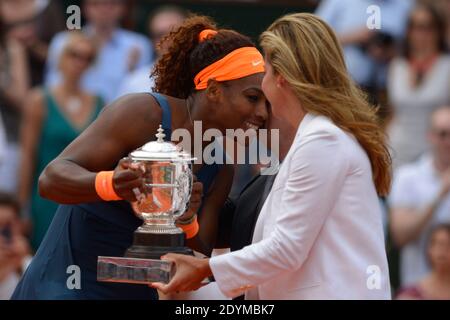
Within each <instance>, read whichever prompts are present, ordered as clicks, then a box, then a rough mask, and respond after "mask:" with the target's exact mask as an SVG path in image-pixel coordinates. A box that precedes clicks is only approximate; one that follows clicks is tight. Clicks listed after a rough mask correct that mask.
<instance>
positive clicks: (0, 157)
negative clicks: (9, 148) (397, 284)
mask: <svg viewBox="0 0 450 320" xmlns="http://www.w3.org/2000/svg"><path fill="white" fill-rule="evenodd" d="M5 150H6V133H5V125H4V124H3V119H2V114H1V113H0V166H1V165H2V162H3V161H5Z"/></svg>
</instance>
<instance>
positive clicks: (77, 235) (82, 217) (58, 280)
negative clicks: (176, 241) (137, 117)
mask: <svg viewBox="0 0 450 320" xmlns="http://www.w3.org/2000/svg"><path fill="white" fill-rule="evenodd" d="M152 95H153V96H154V97H155V99H156V100H157V101H158V103H159V105H160V107H161V108H162V111H163V118H162V126H163V128H164V131H165V133H166V135H167V137H170V136H171V118H172V116H171V111H170V106H169V104H168V101H167V99H166V98H165V97H164V96H162V95H160V94H156V93H152ZM218 171H219V166H218V165H216V164H214V165H205V166H203V167H202V169H201V170H200V171H199V172H198V173H197V174H196V176H197V178H198V180H199V181H201V182H202V183H203V185H204V190H208V188H209V186H210V185H211V184H212V182H213V181H214V179H215V177H216V175H217V173H218ZM141 224H142V220H140V219H139V218H137V217H136V216H135V214H134V212H133V210H132V208H131V205H130V203H129V202H127V201H110V202H106V201H99V202H93V203H83V204H77V205H60V206H59V207H58V209H57V211H56V214H55V217H54V218H53V221H52V223H51V225H50V227H49V229H48V231H47V234H46V235H45V237H44V240H43V241H42V243H41V245H40V247H39V249H38V251H37V253H36V255H35V257H34V258H33V260H32V262H31V264H30V266H29V267H28V269H27V270H26V272H25V274H24V275H23V277H22V279H21V281H20V283H19V285H18V286H17V288H16V290H15V292H14V294H13V296H12V298H11V299H13V300H41V299H62V300H66V299H96V300H103V299H120V300H129V299H139V300H141V299H142V300H151V299H158V294H157V292H156V290H154V289H152V288H150V287H148V286H147V285H139V284H125V283H108V282H98V281H97V279H96V278H97V257H98V256H116V257H120V256H123V254H124V253H125V251H126V249H127V248H128V247H130V246H131V244H132V241H133V232H134V231H135V230H136V228H138V227H139V226H140V225H141ZM78 268H79V269H78ZM78 270H79V275H80V284H81V288H79V289H78V288H76V287H75V288H73V287H74V286H73V284H74V282H73V277H74V275H75V274H76V273H77V271H78Z"/></svg>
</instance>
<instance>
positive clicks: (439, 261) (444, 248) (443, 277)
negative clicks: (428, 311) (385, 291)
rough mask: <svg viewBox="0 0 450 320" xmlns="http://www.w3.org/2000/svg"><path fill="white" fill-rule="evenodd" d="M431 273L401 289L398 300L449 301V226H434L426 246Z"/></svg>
mask: <svg viewBox="0 0 450 320" xmlns="http://www.w3.org/2000/svg"><path fill="white" fill-rule="evenodd" d="M427 255H428V261H429V264H430V266H431V272H430V273H429V274H427V275H426V276H425V277H424V278H422V279H421V280H420V281H418V282H417V283H416V284H414V285H412V286H408V287H405V288H402V289H401V290H400V291H399V293H398V295H397V299H399V300H450V224H440V225H438V226H436V227H435V228H434V229H433V230H432V232H431V235H430V238H429V242H428V245H427Z"/></svg>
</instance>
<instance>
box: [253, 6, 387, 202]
mask: <svg viewBox="0 0 450 320" xmlns="http://www.w3.org/2000/svg"><path fill="white" fill-rule="evenodd" d="M261 46H262V48H263V49H264V52H265V54H266V59H267V60H268V62H269V63H270V64H271V65H272V67H273V70H274V72H275V73H276V74H280V75H282V76H283V77H284V78H285V79H286V81H287V82H288V83H289V84H290V86H291V87H292V88H293V90H294V92H295V94H296V96H297V97H298V99H299V100H300V102H301V104H302V107H303V109H305V111H306V112H310V113H312V114H317V115H323V116H326V117H328V118H329V119H331V120H332V121H333V122H334V123H335V124H336V125H337V126H338V127H340V128H341V129H342V130H344V131H346V132H349V133H351V134H352V135H353V136H354V137H355V138H356V139H357V140H358V142H359V143H360V145H361V146H362V147H363V148H364V150H365V151H366V153H367V155H368V157H369V159H370V162H371V165H372V175H373V181H374V184H375V186H376V189H377V192H378V194H379V195H387V194H388V193H389V190H390V187H391V157H390V154H389V150H388V147H387V144H386V135H385V133H384V132H383V130H382V128H381V126H380V124H379V122H378V121H379V119H378V116H377V108H375V107H373V106H371V105H370V104H369V103H368V101H367V97H366V95H365V94H364V93H363V92H362V91H361V90H360V89H359V88H358V87H357V86H356V85H355V83H354V82H353V81H352V80H351V79H350V76H349V74H348V71H347V68H346V65H345V60H344V55H343V52H342V48H341V46H340V44H339V42H338V40H337V38H336V35H335V34H334V32H333V31H332V29H331V28H330V27H329V26H328V25H327V24H326V23H325V22H324V21H322V20H321V19H320V18H318V17H317V16H315V15H312V14H308V13H297V14H289V15H286V16H284V17H281V18H279V19H278V20H276V21H275V22H274V23H273V24H272V25H271V26H270V27H269V28H268V29H267V30H266V31H265V32H264V33H263V34H262V35H261Z"/></svg>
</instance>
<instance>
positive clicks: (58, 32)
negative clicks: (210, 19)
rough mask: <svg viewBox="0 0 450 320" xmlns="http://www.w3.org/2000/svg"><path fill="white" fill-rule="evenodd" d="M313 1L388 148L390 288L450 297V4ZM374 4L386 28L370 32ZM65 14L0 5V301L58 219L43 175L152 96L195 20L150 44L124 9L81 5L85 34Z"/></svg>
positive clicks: (174, 20) (156, 26)
mask: <svg viewBox="0 0 450 320" xmlns="http://www.w3.org/2000/svg"><path fill="white" fill-rule="evenodd" d="M317 2H318V3H317V8H316V9H315V10H316V14H318V15H319V16H320V17H322V18H323V19H324V20H325V21H326V22H328V23H329V24H330V25H331V27H332V28H333V29H334V30H335V31H336V33H337V35H338V38H339V40H340V42H341V43H342V46H343V49H344V55H345V58H346V62H347V66H348V70H349V72H350V74H351V75H352V77H353V79H354V80H355V82H357V83H358V84H359V85H360V86H361V87H362V88H364V89H365V90H366V91H367V94H368V98H369V99H370V100H371V101H372V102H373V103H374V105H378V108H379V115H380V121H381V124H382V125H383V126H384V127H385V128H386V133H387V136H388V139H389V144H390V146H391V150H392V158H393V176H394V183H393V188H392V192H391V195H390V196H389V197H388V198H386V199H380V202H381V203H382V205H383V208H384V209H385V210H384V211H385V217H384V221H385V229H386V241H387V248H395V251H396V252H399V258H400V259H399V264H398V265H397V264H396V263H391V269H397V268H398V271H399V272H398V274H399V282H397V283H393V289H394V291H393V292H394V293H395V296H396V297H398V298H399V299H450V56H449V51H448V49H449V48H450V0H429V1H425V0H322V1H317ZM374 4H375V5H377V6H378V7H379V8H380V10H381V11H380V13H381V16H380V17H381V29H369V28H368V27H367V21H368V13H367V12H368V11H367V9H368V7H369V6H370V5H374ZM65 11H66V10H65V8H63V6H62V5H61V2H60V1H52V0H0V299H8V297H9V295H10V294H11V293H12V290H13V289H14V287H15V285H16V284H17V281H18V278H19V277H20V274H21V272H22V271H23V270H24V268H26V265H27V262H28V261H29V259H31V258H32V256H33V252H35V250H37V248H38V247H39V244H40V242H41V241H42V238H43V236H44V235H45V232H46V230H47V228H48V226H49V225H50V223H51V220H52V217H53V214H54V212H55V210H56V206H57V204H56V203H53V202H51V201H48V200H45V199H43V198H41V197H40V196H39V194H38V192H37V188H38V177H39V175H40V173H41V171H42V170H43V169H44V168H45V166H46V165H47V164H48V163H49V162H50V161H52V159H54V158H55V157H56V156H57V155H58V154H59V153H61V152H62V151H63V150H64V148H65V147H66V146H67V145H68V144H69V143H70V142H71V141H73V140H74V139H75V138H76V137H77V136H78V135H79V134H80V133H81V132H82V131H83V130H84V129H85V128H86V127H87V126H88V125H89V124H90V123H91V122H92V121H94V119H95V118H96V116H97V115H98V113H99V112H100V111H101V109H102V108H103V107H104V106H105V105H106V104H108V103H110V102H112V101H114V100H115V99H117V98H118V97H120V96H122V95H124V94H128V93H134V92H146V91H150V90H151V88H152V85H153V80H152V78H151V77H150V74H151V70H152V65H153V64H154V62H155V61H156V60H157V59H158V57H159V56H160V55H161V54H162V53H163V52H164V50H165V47H166V46H167V43H164V42H161V40H162V39H163V38H164V36H165V35H166V34H168V33H169V32H170V30H172V29H173V28H176V27H177V26H179V25H180V24H181V23H182V22H183V20H184V19H185V18H186V17H187V16H188V14H189V13H188V12H187V11H186V10H185V9H184V8H181V7H177V6H174V5H164V6H162V7H159V8H157V9H156V10H154V11H153V12H149V14H148V18H147V23H146V27H147V34H141V33H138V32H136V31H135V30H128V29H125V28H123V27H122V22H123V18H124V15H125V13H126V1H124V0H83V1H82V14H83V19H84V21H85V23H84V25H83V27H82V29H81V30H78V31H77V30H75V31H68V30H67V27H66V19H67V15H66V14H65ZM275 18H276V17H274V19H275ZM244 176H245V175H244ZM237 180H238V181H239V183H238V186H237V188H239V187H240V186H242V185H243V184H244V183H245V181H244V180H245V179H242V178H241V179H237ZM394 282H396V281H394Z"/></svg>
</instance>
